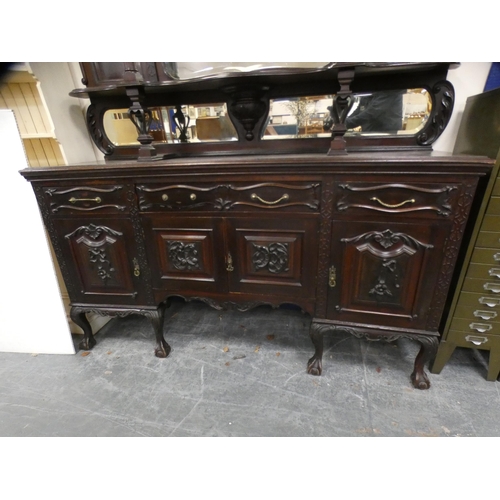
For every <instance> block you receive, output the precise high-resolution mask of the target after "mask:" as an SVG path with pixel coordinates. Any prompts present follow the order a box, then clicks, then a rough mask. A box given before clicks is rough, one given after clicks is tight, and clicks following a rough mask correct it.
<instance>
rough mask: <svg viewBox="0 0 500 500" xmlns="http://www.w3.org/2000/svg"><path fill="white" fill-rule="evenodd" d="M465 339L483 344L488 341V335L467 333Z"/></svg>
mask: <svg viewBox="0 0 500 500" xmlns="http://www.w3.org/2000/svg"><path fill="white" fill-rule="evenodd" d="M465 340H466V341H467V342H472V343H473V344H474V345H481V344H485V343H486V342H488V337H475V336H474V335H467V337H465Z"/></svg>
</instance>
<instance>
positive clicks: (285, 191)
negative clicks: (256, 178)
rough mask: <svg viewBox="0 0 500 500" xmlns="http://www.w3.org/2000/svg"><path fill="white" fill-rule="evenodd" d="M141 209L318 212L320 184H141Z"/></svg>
mask: <svg viewBox="0 0 500 500" xmlns="http://www.w3.org/2000/svg"><path fill="white" fill-rule="evenodd" d="M136 192H137V196H138V199H139V210H140V211H141V212H165V211H166V212H170V211H199V210H201V211H216V212H217V211H219V212H220V211H231V212H233V211H256V210H258V211H265V210H278V211H292V212H293V211H295V212H296V211H307V212H318V211H319V200H320V184H319V183H310V182H294V183H279V182H265V183H252V184H244V183H231V184H209V183H197V184H169V185H158V184H141V185H138V186H136Z"/></svg>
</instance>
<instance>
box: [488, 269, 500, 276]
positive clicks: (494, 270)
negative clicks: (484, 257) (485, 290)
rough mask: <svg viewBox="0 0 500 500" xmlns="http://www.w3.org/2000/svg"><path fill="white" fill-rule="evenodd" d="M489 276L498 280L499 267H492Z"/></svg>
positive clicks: (499, 274)
mask: <svg viewBox="0 0 500 500" xmlns="http://www.w3.org/2000/svg"><path fill="white" fill-rule="evenodd" d="M488 274H489V275H490V276H495V277H496V278H500V269H499V268H498V267H492V268H491V269H490V270H489V271H488Z"/></svg>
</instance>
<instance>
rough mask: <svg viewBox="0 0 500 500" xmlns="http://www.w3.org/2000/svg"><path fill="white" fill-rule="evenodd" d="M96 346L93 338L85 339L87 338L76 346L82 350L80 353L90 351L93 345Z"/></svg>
mask: <svg viewBox="0 0 500 500" xmlns="http://www.w3.org/2000/svg"><path fill="white" fill-rule="evenodd" d="M96 344H97V342H96V341H95V338H94V337H87V338H84V339H83V340H82V341H81V342H80V343H79V344H78V347H79V348H80V349H81V350H82V351H90V350H91V349H92V348H93V347H94V346H95V345H96Z"/></svg>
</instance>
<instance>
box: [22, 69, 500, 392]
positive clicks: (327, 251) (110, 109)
mask: <svg viewBox="0 0 500 500" xmlns="http://www.w3.org/2000/svg"><path fill="white" fill-rule="evenodd" d="M449 67H450V64H448V63H421V64H415V63H377V64H375V63H340V64H336V63H308V64H298V65H297V66H295V65H293V64H290V63H289V64H285V63H269V64H268V65H262V63H252V64H250V65H249V64H244V63H220V64H219V66H217V65H213V64H209V65H206V66H204V65H203V64H202V63H82V69H83V70H84V75H85V77H84V84H85V85H86V88H85V89H76V90H75V91H73V92H72V95H74V96H75V97H89V98H90V101H91V104H90V106H89V109H88V112H87V123H88V126H89V132H90V135H91V137H92V138H93V140H94V141H95V143H96V145H97V146H98V147H99V148H100V149H101V150H102V151H103V153H104V155H105V162H104V163H103V164H99V165H78V166H68V167H58V168H46V169H41V168H40V169H26V170H23V171H22V172H21V174H22V175H23V176H24V177H25V178H26V179H27V180H28V181H30V182H31V183H32V185H33V188H34V191H35V194H36V197H37V200H38V204H39V207H40V210H41V213H42V216H43V220H44V224H45V226H46V228H47V231H48V234H49V236H50V239H51V241H52V245H53V247H54V251H55V254H56V256H57V259H58V262H59V265H60V268H61V273H62V275H63V277H64V280H65V283H66V285H67V288H68V293H69V295H70V298H71V305H72V309H71V316H72V318H73V320H74V321H75V322H76V323H77V324H78V325H80V326H81V327H82V329H83V331H84V336H83V340H82V342H81V347H82V348H83V349H91V348H93V347H94V345H95V338H94V335H93V332H92V330H91V328H90V325H89V323H88V321H87V319H86V313H88V312H96V313H98V314H103V315H111V316H126V315H129V314H143V315H145V316H147V317H148V318H149V319H150V320H151V324H152V329H153V331H154V334H155V340H156V347H155V354H156V356H158V357H167V356H168V355H169V353H170V346H169V344H168V343H167V341H166V340H165V338H164V328H163V326H164V325H163V322H164V316H165V310H166V309H167V307H168V305H169V302H170V299H171V298H172V297H182V298H183V299H185V300H186V301H191V300H197V301H203V302H205V303H206V304H207V305H209V306H211V307H214V308H216V309H224V308H234V309H237V310H239V311H247V310H249V309H252V308H254V307H256V306H259V305H263V304H266V305H271V306H273V307H279V306H280V305H282V304H294V305H295V306H298V307H299V308H300V309H302V310H303V311H304V312H305V313H307V314H308V315H309V317H310V318H311V324H310V337H311V340H312V344H313V346H312V347H313V348H312V349H311V351H312V352H311V354H312V356H311V357H310V359H308V360H307V359H305V360H304V368H305V369H306V370H307V372H308V373H309V374H311V375H321V373H322V371H323V359H322V358H323V344H324V337H325V334H328V335H332V334H333V335H335V332H336V331H347V332H349V333H351V334H352V335H354V336H356V337H359V338H365V339H368V340H382V341H388V342H391V341H395V340H397V339H399V338H408V339H411V340H414V341H416V342H418V343H419V344H420V350H419V352H418V354H417V356H416V359H415V362H414V366H413V370H412V372H411V377H410V378H411V381H412V383H413V385H414V387H416V388H418V389H427V388H428V387H429V385H430V383H429V379H428V377H427V374H426V373H425V365H426V363H427V362H428V361H430V360H431V359H433V358H434V356H435V354H436V349H437V346H438V340H439V337H440V332H439V325H440V322H441V319H442V316H443V312H444V311H445V307H446V304H447V299H448V292H449V289H450V284H451V282H452V279H453V276H454V272H455V266H456V264H457V260H458V258H459V254H460V249H461V244H462V239H463V237H464V234H465V232H466V229H467V227H468V224H469V223H470V216H471V213H472V214H473V213H474V208H473V207H474V206H475V200H477V197H480V196H481V192H482V190H483V189H484V184H485V182H486V181H487V179H488V176H489V174H490V171H491V167H492V160H490V159H488V158H483V157H474V156H460V155H457V156H453V155H443V154H436V153H433V152H432V151H431V149H432V148H431V144H432V142H433V141H434V140H435V139H436V138H437V137H438V136H439V134H440V133H441V132H442V131H443V129H444V127H445V126H446V123H447V121H448V120H449V117H450V114H451V110H452V108H453V98H454V93H453V87H452V86H451V84H449V82H447V80H446V75H447V71H448V69H449ZM311 96H313V97H312V98H311ZM388 103H389V104H390V105H389V107H384V106H387V105H388ZM389 108H390V109H389ZM370 114H371V119H370V120H368V121H364V120H365V116H369V115H370ZM113 121H114V123H113ZM121 122H123V123H121ZM120 123H121V124H120ZM125 123H126V125H125ZM120 128H121V129H120ZM124 138H125V139H124ZM176 355H178V356H182V353H181V352H179V351H178V352H176ZM308 357H309V356H308ZM326 369H328V368H326Z"/></svg>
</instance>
